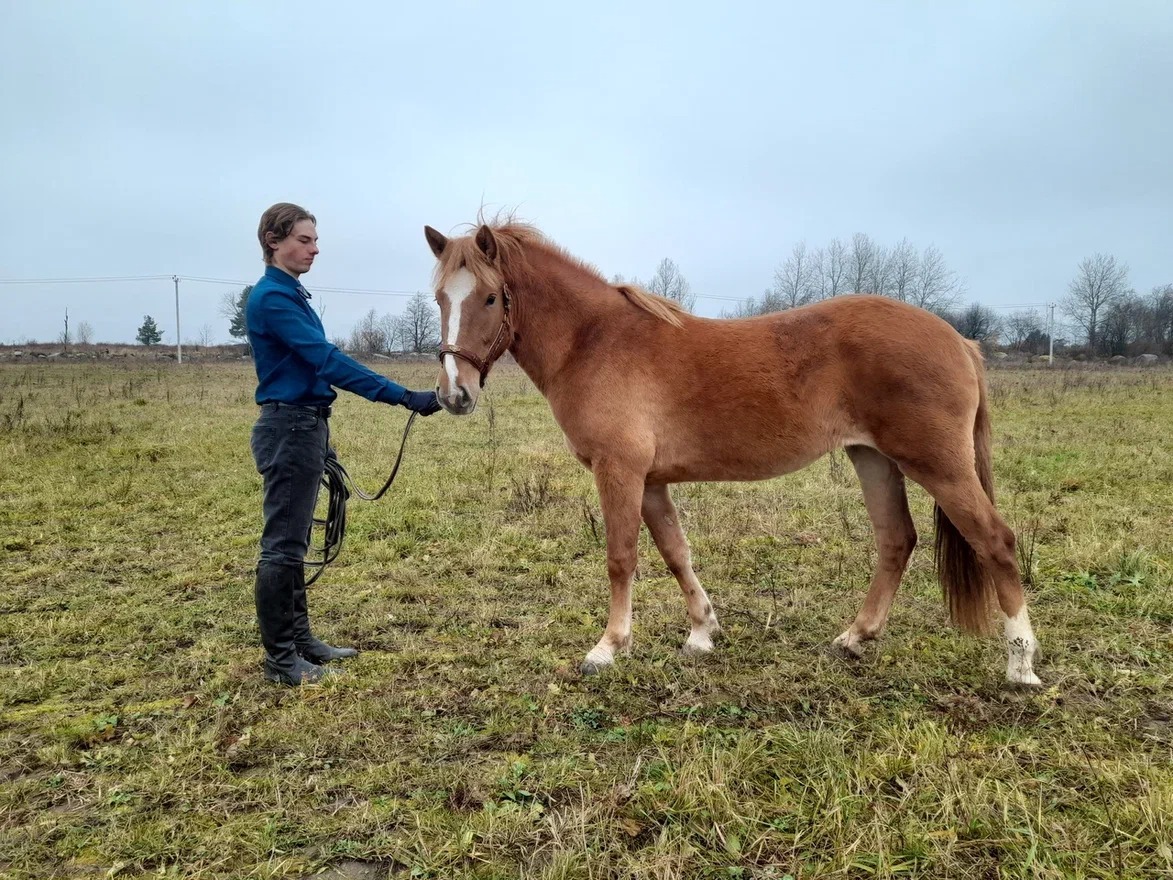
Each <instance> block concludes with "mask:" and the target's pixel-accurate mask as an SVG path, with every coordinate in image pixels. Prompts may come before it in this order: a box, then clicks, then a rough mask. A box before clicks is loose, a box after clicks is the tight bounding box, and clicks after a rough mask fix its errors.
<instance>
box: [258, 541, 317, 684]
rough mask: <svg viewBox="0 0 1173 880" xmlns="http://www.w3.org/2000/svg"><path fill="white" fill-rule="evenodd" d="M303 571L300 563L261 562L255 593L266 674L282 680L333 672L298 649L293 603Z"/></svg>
mask: <svg viewBox="0 0 1173 880" xmlns="http://www.w3.org/2000/svg"><path fill="white" fill-rule="evenodd" d="M300 575H301V568H300V566H296V567H295V566H288V565H269V564H264V563H262V564H261V565H258V566H257V582H256V587H255V589H254V591H253V594H254V598H255V600H256V604H257V624H258V625H259V626H260V629H261V642H262V643H263V644H264V646H265V678H267V679H268V680H269V681H275V682H279V683H280V684H288V685H300V684H313V683H314V682H318V681H321V680H322V677H323V676H325V675H326V674H327V673H328V672H329V670H326V669H323V668H322V667H321V666H318V665H317V664H315V663H310V662H309V661H307V660H304V659H302V657H301V656H300V655H299V654H298V653H297V644H296V642H295V641H294V638H293V620H294V613H293V603H294V590H295V588H296V583H297V579H298V577H299V576H300ZM302 589H303V590H304V587H303V588H302Z"/></svg>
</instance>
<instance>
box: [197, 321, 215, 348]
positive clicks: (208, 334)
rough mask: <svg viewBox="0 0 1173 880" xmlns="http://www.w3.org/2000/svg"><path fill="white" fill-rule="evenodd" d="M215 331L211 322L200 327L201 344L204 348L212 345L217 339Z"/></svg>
mask: <svg viewBox="0 0 1173 880" xmlns="http://www.w3.org/2000/svg"><path fill="white" fill-rule="evenodd" d="M215 332H216V331H214V330H213V329H212V325H211V324H204V325H203V326H202V327H200V345H202V346H203V347H204V348H207V347H208V346H210V345H211V344H212V343H213V342H215V340H216V336H215Z"/></svg>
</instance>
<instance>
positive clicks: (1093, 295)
mask: <svg viewBox="0 0 1173 880" xmlns="http://www.w3.org/2000/svg"><path fill="white" fill-rule="evenodd" d="M1127 285H1128V267H1127V266H1126V265H1124V264H1123V263H1117V262H1116V258H1115V257H1113V256H1111V255H1110V254H1096V255H1095V256H1094V257H1088V258H1086V259H1084V260H1083V262H1081V263H1080V264H1079V271H1078V272H1077V273H1076V276H1075V278H1074V279H1073V280H1072V282H1071V284H1070V285H1068V288H1067V296H1065V297H1064V298H1063V302H1062V305H1063V312H1064V314H1066V315H1067V316H1068V317H1070V318H1071V319H1072V320H1073V321H1075V323H1076V324H1078V325H1079V326H1080V327H1081V328H1082V329H1083V331H1084V333H1086V334H1087V346H1088V349H1089V350H1091V351H1093V352H1094V351H1095V350H1096V337H1097V335H1098V333H1099V329H1100V317H1101V315H1102V314H1103V312H1104V310H1105V309H1106V308H1107V307H1108V306H1110V305H1112V303H1114V302H1117V301H1118V300H1120V299H1121V298H1122V297H1123V296H1124V294H1125V291H1126V290H1127Z"/></svg>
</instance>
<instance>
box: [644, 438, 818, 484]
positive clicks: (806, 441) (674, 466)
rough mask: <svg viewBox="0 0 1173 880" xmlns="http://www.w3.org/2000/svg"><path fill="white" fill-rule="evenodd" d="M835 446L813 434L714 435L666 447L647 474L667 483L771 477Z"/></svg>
mask: <svg viewBox="0 0 1173 880" xmlns="http://www.w3.org/2000/svg"><path fill="white" fill-rule="evenodd" d="M832 446H833V444H832V443H830V442H829V441H824V440H820V439H817V438H814V437H793V436H791V437H786V438H769V439H768V440H767V439H764V438H744V439H742V440H741V441H734V440H730V439H728V438H724V439H721V438H712V439H709V440H708V442H703V443H698V444H696V445H695V446H693V447H691V448H668V449H666V450H665V453H666V454H665V455H663V456H660V455H657V456H656V461H655V462H654V463H653V465H652V471H651V472H650V473H649V475H648V476H649V479H651V480H652V481H654V482H666V483H677V482H719V481H730V480H768V479H771V478H772V477H780V476H782V475H783V474H789V473H793V472H794V471H797V470H802V468H804V467H806V466H807V465H810V464H811V463H813V462H815V461H817V460H818V459H820V458H822V457H823V456H824V455H825V454H826V453H827V452H829V451H830V450H831V448H832Z"/></svg>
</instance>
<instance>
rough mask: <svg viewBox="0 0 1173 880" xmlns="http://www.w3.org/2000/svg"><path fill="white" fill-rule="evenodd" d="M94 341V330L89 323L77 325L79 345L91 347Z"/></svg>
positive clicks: (83, 322) (84, 322)
mask: <svg viewBox="0 0 1173 880" xmlns="http://www.w3.org/2000/svg"><path fill="white" fill-rule="evenodd" d="M93 341H94V328H93V326H92V325H91V324H90V322H89V321H82V322H81V323H80V324H78V325H77V344H78V345H89V344H90V343H91V342H93Z"/></svg>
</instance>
